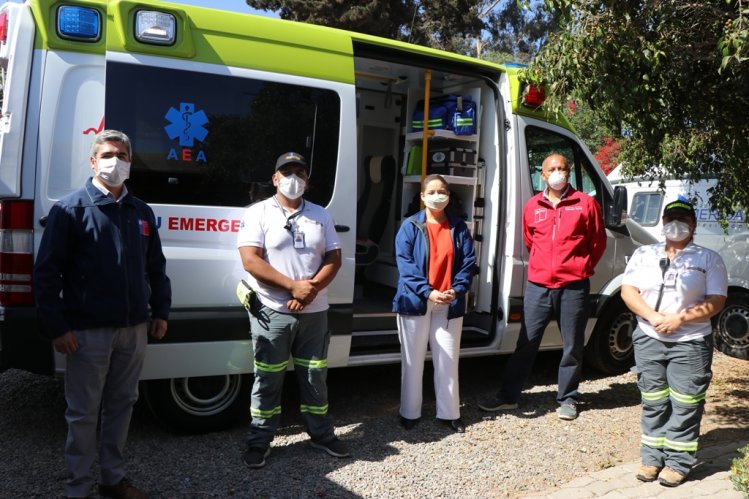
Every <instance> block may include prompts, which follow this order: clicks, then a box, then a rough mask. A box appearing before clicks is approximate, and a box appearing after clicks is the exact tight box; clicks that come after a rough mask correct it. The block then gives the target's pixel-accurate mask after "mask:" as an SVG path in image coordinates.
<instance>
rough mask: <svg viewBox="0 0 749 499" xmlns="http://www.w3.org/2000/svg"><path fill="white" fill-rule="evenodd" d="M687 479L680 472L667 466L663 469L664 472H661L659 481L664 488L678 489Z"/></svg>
mask: <svg viewBox="0 0 749 499" xmlns="http://www.w3.org/2000/svg"><path fill="white" fill-rule="evenodd" d="M686 478H687V476H686V475H682V474H681V473H679V472H678V471H676V470H674V469H671V468H669V467H668V466H666V467H665V468H663V471H661V474H660V475H659V476H658V481H659V482H660V484H661V485H663V486H664V487H678V486H679V485H681V484H682V483H683V482H684V480H685V479H686Z"/></svg>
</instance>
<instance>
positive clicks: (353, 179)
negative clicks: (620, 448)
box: [0, 0, 652, 432]
mask: <svg viewBox="0 0 749 499" xmlns="http://www.w3.org/2000/svg"><path fill="white" fill-rule="evenodd" d="M0 65H1V67H2V75H3V102H2V118H1V119H0V241H1V244H0V345H1V346H0V367H1V368H3V369H8V368H17V369H25V370H28V371H32V372H36V373H45V374H50V375H52V374H63V373H64V370H65V358H64V356H62V355H59V354H57V353H55V352H54V351H53V349H52V348H51V346H50V342H49V341H48V340H46V339H45V338H44V337H43V336H42V335H41V334H40V332H39V328H38V324H37V317H36V309H35V307H34V295H33V281H32V267H33V262H34V256H35V254H36V252H37V249H38V247H39V242H40V239H41V237H42V234H43V232H44V226H45V223H46V217H47V214H48V213H49V211H50V208H51V207H52V205H53V204H54V203H55V202H56V201H57V200H59V199H60V198H62V197H63V196H65V195H66V194H68V193H69V192H71V191H73V190H75V189H77V188H79V187H80V186H81V185H83V183H84V182H85V181H86V179H87V178H88V177H89V176H90V174H91V171H90V168H89V166H88V155H89V148H90V145H91V143H92V140H93V137H94V135H95V134H96V133H97V132H98V131H100V130H102V129H104V128H105V127H106V128H113V129H119V130H123V131H125V132H126V133H127V134H128V135H129V136H130V137H131V139H132V141H133V147H134V158H133V165H132V172H131V178H130V180H129V181H128V189H129V190H130V191H131V192H133V193H134V194H135V195H136V196H138V197H140V198H141V199H143V200H144V201H146V202H147V203H149V204H150V206H151V207H152V208H153V210H154V211H155V213H156V216H157V220H158V224H157V225H158V230H159V234H160V236H161V240H162V242H163V246H164V252H165V255H166V258H167V273H168V275H169V277H170V278H171V281H172V290H173V301H172V310H171V315H170V320H169V332H168V334H167V336H166V337H165V338H164V339H163V340H162V341H151V342H150V343H149V345H148V350H147V356H146V361H145V367H144V370H143V375H142V381H143V383H142V393H143V395H144V398H145V400H146V401H147V403H148V405H149V406H150V407H151V409H153V411H154V413H155V414H156V415H157V417H159V418H160V419H162V420H163V421H166V422H168V424H170V425H171V426H173V427H175V428H178V429H180V430H183V431H188V432H202V431H211V430H216V429H219V428H225V427H227V426H229V425H232V424H235V423H236V422H237V421H238V420H240V419H243V418H244V419H246V418H247V417H248V416H247V415H248V406H249V400H250V396H249V393H250V387H251V373H252V352H251V342H250V336H249V321H248V317H247V313H246V311H245V310H244V309H243V308H242V307H241V305H240V303H239V302H238V300H237V297H236V292H235V290H236V287H237V283H238V282H239V281H240V280H241V279H242V278H243V277H244V276H245V275H246V274H245V272H244V270H243V269H242V266H241V263H240V259H239V253H238V251H237V248H236V238H237V231H238V228H239V224H240V220H241V217H242V214H243V212H244V210H245V208H246V206H248V205H249V204H251V203H252V202H254V201H257V200H259V199H262V198H264V197H267V196H268V195H271V194H272V193H273V187H272V185H271V180H270V179H271V175H272V174H273V168H274V162H275V159H276V158H277V157H278V156H279V155H280V154H281V153H284V152H286V151H296V152H299V153H301V154H303V155H304V156H305V157H306V158H307V160H308V162H309V164H310V167H311V176H310V185H309V189H308V191H307V193H306V196H307V199H309V200H310V201H312V202H315V203H318V204H320V205H322V206H324V207H326V209H327V210H328V211H329V212H330V214H331V215H332V217H333V219H334V221H335V226H336V230H337V232H338V235H339V237H340V239H341V242H342V247H343V266H342V268H341V270H340V272H339V273H338V275H337V277H336V279H335V281H334V282H333V283H332V284H331V286H330V290H329V301H330V304H331V306H330V311H329V318H330V319H329V322H330V328H331V342H330V351H329V359H328V360H329V365H330V366H331V367H336V366H362V365H369V364H380V363H395V362H399V361H400V347H399V343H398V336H397V328H396V320H395V315H394V314H393V313H392V312H391V309H392V298H393V295H394V292H395V285H396V282H397V278H398V272H397V267H396V264H395V261H394V255H393V241H394V237H395V233H396V231H397V230H398V227H399V224H400V223H401V221H402V220H403V219H404V217H406V216H407V215H409V214H410V213H413V212H415V211H416V210H418V209H420V206H419V200H418V193H419V183H420V182H421V180H422V177H423V176H424V175H426V174H429V173H435V172H436V173H441V174H443V175H444V176H445V178H446V179H447V180H448V182H449V183H450V185H451V191H452V196H451V198H452V201H451V206H450V207H449V208H448V209H449V210H451V211H452V212H454V213H457V214H459V215H460V216H462V217H464V219H465V220H466V222H467V223H468V225H469V227H470V229H471V231H472V234H473V236H474V238H475V240H476V242H477V245H476V246H477V253H478V264H477V267H478V268H477V273H476V277H475V280H474V283H473V286H472V289H471V292H470V295H469V297H468V298H469V299H468V302H469V303H468V313H467V315H466V317H465V321H464V332H463V340H462V344H461V355H463V356H464V357H470V356H483V355H492V354H503V353H510V352H512V351H513V349H514V346H515V342H516V340H517V336H518V331H519V329H520V320H521V313H522V304H523V292H524V285H525V282H526V265H527V259H528V254H527V251H526V249H525V246H524V243H523V238H522V231H521V214H522V209H523V205H524V203H525V202H526V201H527V200H528V199H529V198H530V197H531V196H532V195H534V194H535V193H537V192H539V191H540V190H541V189H543V187H544V184H543V181H542V180H541V178H540V172H541V163H542V161H543V159H544V158H545V157H546V156H547V155H548V154H549V153H551V152H553V151H556V152H560V153H562V154H564V155H565V156H567V158H569V160H570V162H571V164H572V177H571V183H572V185H573V186H574V187H576V188H577V189H580V190H582V191H584V192H586V193H588V194H590V195H591V196H594V197H595V198H596V199H597V200H598V202H599V203H600V205H601V206H602V208H603V212H604V216H605V224H606V228H607V234H608V246H607V250H606V253H605V255H604V257H603V259H602V261H601V263H600V264H599V265H598V267H597V268H596V272H595V276H594V278H593V279H592V285H591V299H590V304H589V306H590V321H589V323H588V326H587V329H586V334H585V337H586V342H587V353H586V355H587V358H588V361H589V362H591V363H592V365H594V366H595V367H597V368H598V369H601V370H603V371H606V372H617V371H620V370H623V369H626V368H627V367H628V366H629V365H630V363H631V358H632V354H631V341H630V338H629V325H630V323H629V319H628V317H629V316H628V315H627V314H626V309H625V308H624V305H623V304H622V301H621V299H620V298H619V289H620V285H621V279H622V273H623V271H624V267H625V261H626V258H627V257H628V256H629V255H631V254H632V252H633V251H634V250H635V248H636V247H637V245H638V244H642V243H649V242H651V241H652V238H651V237H650V236H649V235H648V234H647V233H645V232H643V231H642V230H641V229H639V228H638V227H637V224H628V223H627V222H626V217H623V216H622V215H623V213H624V211H625V209H626V191H625V189H624V188H623V187H620V188H618V189H616V190H615V189H614V188H612V186H611V185H610V183H609V182H608V181H607V179H606V177H605V176H604V174H603V173H602V171H601V170H600V168H599V167H598V166H597V164H596V162H595V161H594V159H593V158H592V155H591V154H590V152H589V151H588V149H587V148H586V147H585V145H584V144H583V143H582V142H581V141H580V139H579V138H578V137H577V136H576V135H575V133H574V132H573V130H572V128H571V127H570V125H569V124H568V123H567V122H566V121H565V120H564V119H563V117H556V118H555V117H554V116H550V115H549V114H547V113H546V112H544V111H543V106H542V104H543V97H544V96H543V91H542V89H539V88H534V87H529V86H527V85H523V84H522V83H521V81H520V80H519V78H518V73H519V71H520V68H518V67H514V66H512V65H507V66H498V65H495V64H491V63H488V62H484V61H480V60H476V59H472V58H469V57H464V56H460V55H456V54H451V53H446V52H441V51H437V50H433V49H429V48H425V47H420V46H415V45H409V44H405V43H401V42H397V41H394V40H388V39H382V38H377V37H373V36H368V35H364V34H360V33H354V32H349V31H343V30H337V29H331V28H325V27H319V26H313V25H306V24H300V23H294V22H288V21H284V20H279V19H271V18H266V17H259V16H252V15H248V14H241V13H233V12H225V11H218V10H212V9H208V8H201V7H193V6H187V5H181V4H176V3H168V2H162V1H157V0H152V1H151V0H149V1H141V0H109V1H105V0H64V1H62V0H45V1H39V0H27V1H26V2H25V3H22V4H21V3H6V4H4V5H2V7H0ZM542 348H543V349H559V348H561V338H560V335H559V332H558V329H557V328H556V325H552V326H551V327H550V331H549V332H548V334H546V336H545V339H544V343H543V345H542Z"/></svg>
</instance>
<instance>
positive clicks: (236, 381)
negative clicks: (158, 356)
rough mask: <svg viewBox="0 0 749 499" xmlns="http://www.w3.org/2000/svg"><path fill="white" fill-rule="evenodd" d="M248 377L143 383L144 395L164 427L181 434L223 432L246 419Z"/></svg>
mask: <svg viewBox="0 0 749 499" xmlns="http://www.w3.org/2000/svg"><path fill="white" fill-rule="evenodd" d="M251 389H252V380H251V376H250V375H249V374H226V375H223V376H202V377H195V378H173V379H157V380H152V381H147V382H146V383H145V385H144V390H143V392H144V396H145V399H146V402H147V403H148V406H149V408H150V409H151V412H152V413H153V414H154V416H156V418H157V419H158V420H159V421H161V422H162V423H163V424H164V425H166V426H168V427H171V428H173V429H175V430H177V431H180V432H184V433H206V432H211V431H218V430H224V429H227V428H230V427H232V426H233V425H235V424H236V423H237V422H238V421H239V420H240V419H241V418H243V417H248V414H249V408H250V391H251Z"/></svg>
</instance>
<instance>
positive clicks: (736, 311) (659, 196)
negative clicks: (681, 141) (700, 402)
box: [608, 167, 749, 359]
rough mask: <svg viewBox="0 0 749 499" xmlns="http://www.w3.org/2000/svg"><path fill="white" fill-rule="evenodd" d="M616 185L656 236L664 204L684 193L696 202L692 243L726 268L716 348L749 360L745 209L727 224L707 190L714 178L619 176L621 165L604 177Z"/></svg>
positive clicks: (632, 214)
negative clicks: (710, 252)
mask: <svg viewBox="0 0 749 499" xmlns="http://www.w3.org/2000/svg"><path fill="white" fill-rule="evenodd" d="M608 178H609V180H610V181H611V183H612V184H614V185H623V186H624V187H626V188H627V197H628V199H629V207H628V208H629V209H628V213H629V217H630V218H631V219H632V220H634V221H635V222H637V223H639V224H640V225H642V227H643V228H644V229H645V230H647V231H649V232H650V233H651V234H652V235H653V236H654V237H656V238H658V239H659V240H662V239H663V232H662V231H663V224H662V222H661V215H662V213H663V207H664V206H665V205H666V204H668V203H670V202H671V201H675V200H676V199H678V197H679V196H683V197H684V198H686V199H689V200H690V201H691V202H693V203H694V208H695V214H696V215H697V230H696V231H695V233H694V242H695V243H696V244H699V245H701V246H705V247H706V248H710V249H713V250H715V251H717V252H718V253H720V255H721V256H722V257H723V261H724V262H725V264H726V268H727V269H728V300H727V301H726V306H725V308H724V309H723V311H722V312H721V313H720V314H719V315H718V316H717V317H715V319H713V323H714V325H715V330H714V338H715V347H716V348H717V349H718V350H720V351H721V352H723V353H725V354H727V355H730V356H732V357H737V358H740V359H749V227H748V226H747V224H746V222H747V219H746V213H745V212H744V211H743V210H738V211H736V212H735V213H733V214H732V215H731V216H729V217H727V218H726V224H725V227H724V225H723V223H722V222H721V220H720V217H719V216H718V214H717V213H716V212H715V211H714V210H713V209H712V208H711V207H710V202H709V199H710V193H709V192H708V189H710V188H711V187H713V186H714V185H715V184H716V182H717V181H716V180H711V179H706V180H700V181H697V182H691V181H689V180H680V179H675V178H671V179H667V180H666V181H665V183H664V185H663V188H661V187H660V184H659V182H658V181H650V180H642V179H627V180H626V181H625V179H623V178H622V177H621V167H617V168H615V169H614V170H612V171H611V173H609V175H608Z"/></svg>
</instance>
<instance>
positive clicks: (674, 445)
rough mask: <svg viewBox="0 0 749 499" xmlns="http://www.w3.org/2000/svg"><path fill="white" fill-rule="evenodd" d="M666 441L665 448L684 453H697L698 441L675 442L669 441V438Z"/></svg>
mask: <svg viewBox="0 0 749 499" xmlns="http://www.w3.org/2000/svg"><path fill="white" fill-rule="evenodd" d="M664 440H665V445H664V447H666V448H667V449H673V450H678V451H682V452H697V444H698V442H697V441H696V440H695V441H694V442H674V441H673V440H669V439H667V438H666V439H664Z"/></svg>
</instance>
